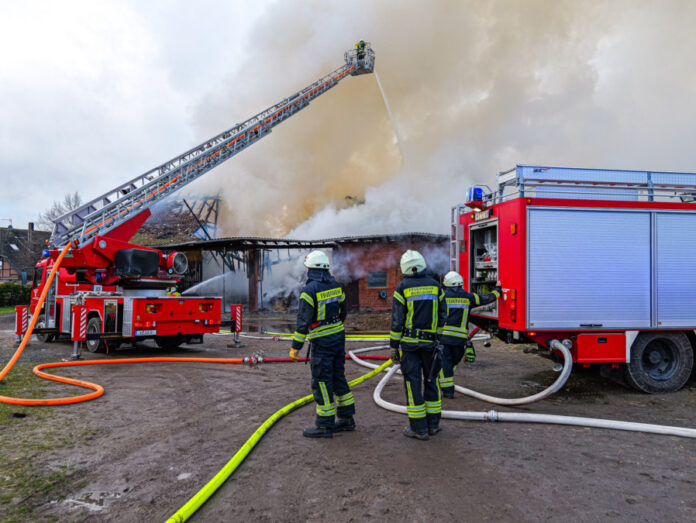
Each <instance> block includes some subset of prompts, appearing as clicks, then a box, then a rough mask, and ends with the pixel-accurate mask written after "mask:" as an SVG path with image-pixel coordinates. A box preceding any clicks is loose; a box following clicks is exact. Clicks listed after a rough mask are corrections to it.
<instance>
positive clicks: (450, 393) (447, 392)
mask: <svg viewBox="0 0 696 523" xmlns="http://www.w3.org/2000/svg"><path fill="white" fill-rule="evenodd" d="M442 397H443V398H449V399H452V398H454V389H442Z"/></svg>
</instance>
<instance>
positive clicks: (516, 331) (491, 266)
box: [450, 165, 696, 393]
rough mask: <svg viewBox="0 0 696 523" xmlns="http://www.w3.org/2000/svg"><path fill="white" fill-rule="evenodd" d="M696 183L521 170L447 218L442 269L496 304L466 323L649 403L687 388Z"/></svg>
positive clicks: (472, 191)
mask: <svg viewBox="0 0 696 523" xmlns="http://www.w3.org/2000/svg"><path fill="white" fill-rule="evenodd" d="M695 236H696V173H675V172H654V171H626V170H611V169H576V168H560V167H544V166H530V165H518V166H516V167H515V168H514V169H511V170H509V171H505V172H501V173H499V174H498V175H497V176H496V184H495V185H494V186H493V189H491V188H489V187H488V186H474V187H470V188H469V189H468V191H467V198H466V203H464V204H460V205H457V206H455V207H453V208H452V235H451V246H450V265H451V269H452V270H456V271H458V272H459V273H460V274H461V275H462V276H463V277H464V282H465V285H467V286H468V289H469V290H470V291H472V292H479V293H485V292H488V291H489V290H491V289H492V287H493V286H494V285H495V282H496V281H497V280H500V281H501V282H502V286H503V294H502V297H501V299H499V300H498V302H497V303H495V304H491V305H486V306H483V307H480V308H476V309H473V310H472V312H471V322H472V323H474V324H476V325H479V326H481V327H482V328H484V329H487V330H490V331H492V332H494V333H496V334H497V336H498V337H499V338H501V339H502V340H504V341H508V342H512V343H525V342H527V343H529V342H532V343H537V344H538V345H539V347H540V348H541V349H544V348H546V349H548V343H549V341H550V340H552V339H569V340H571V341H572V344H573V345H572V348H571V353H572V355H573V361H574V362H575V363H578V364H582V365H586V366H590V365H594V364H599V365H600V366H601V371H602V374H604V375H607V376H609V377H616V378H619V379H620V380H621V381H624V382H627V383H628V384H629V385H631V386H633V387H634V388H636V389H638V390H641V391H644V392H648V393H659V392H672V391H676V390H679V389H680V388H682V387H683V386H684V384H685V383H686V382H687V381H688V379H689V377H690V375H691V373H692V370H693V366H694V350H695V348H696V307H695V305H696V301H695V300H694V295H695V293H696V261H695V260H696V243H694V242H693V241H692V239H693V238H694V237H695Z"/></svg>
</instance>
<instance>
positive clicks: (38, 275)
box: [31, 267, 44, 289]
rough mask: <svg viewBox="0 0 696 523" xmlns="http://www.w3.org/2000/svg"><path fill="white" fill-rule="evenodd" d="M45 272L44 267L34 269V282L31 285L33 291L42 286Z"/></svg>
mask: <svg viewBox="0 0 696 523" xmlns="http://www.w3.org/2000/svg"><path fill="white" fill-rule="evenodd" d="M43 270H44V268H43V267H39V268H38V269H34V282H33V283H32V284H31V288H32V289H33V288H35V287H38V286H39V285H41V279H42V278H43Z"/></svg>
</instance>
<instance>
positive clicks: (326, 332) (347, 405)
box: [290, 251, 355, 438]
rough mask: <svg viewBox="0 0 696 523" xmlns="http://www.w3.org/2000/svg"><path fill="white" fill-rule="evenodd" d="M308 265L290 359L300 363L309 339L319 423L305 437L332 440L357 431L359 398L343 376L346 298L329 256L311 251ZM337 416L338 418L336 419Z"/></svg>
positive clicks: (307, 261) (306, 430)
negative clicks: (355, 396) (334, 275)
mask: <svg viewBox="0 0 696 523" xmlns="http://www.w3.org/2000/svg"><path fill="white" fill-rule="evenodd" d="M304 265H305V267H307V284H306V285H305V287H304V289H302V293H301V294H300V304H299V309H298V312H297V328H296V330H295V333H294V334H293V335H292V349H291V350H290V357H291V358H292V359H293V360H295V361H297V360H298V359H299V352H300V350H302V345H303V344H304V342H305V340H309V341H310V349H309V351H310V353H311V368H312V392H313V394H314V401H315V402H316V404H317V407H316V414H317V415H316V421H315V426H314V427H310V428H307V429H305V431H304V435H305V436H306V437H308V438H331V437H332V436H333V433H334V432H340V431H348V430H355V421H354V420H353V414H355V401H354V399H353V393H352V392H351V391H350V387H349V386H348V382H347V381H346V375H345V364H346V360H345V358H346V352H345V345H346V343H345V342H346V337H345V330H344V328H343V322H344V321H345V319H346V315H347V307H346V301H345V300H346V296H345V294H344V292H343V288H342V287H341V286H340V285H339V284H338V283H337V282H336V280H335V279H334V278H333V276H331V273H329V258H328V256H327V255H326V254H325V253H323V252H322V251H313V252H310V253H309V254H308V255H307V256H306V257H305V261H304ZM308 356H309V354H308ZM334 396H336V400H335V401H334ZM336 415H337V416H338V420H337V421H334V416H336Z"/></svg>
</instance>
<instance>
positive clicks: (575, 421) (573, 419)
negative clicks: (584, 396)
mask: <svg viewBox="0 0 696 523" xmlns="http://www.w3.org/2000/svg"><path fill="white" fill-rule="evenodd" d="M551 348H552V349H554V350H558V351H559V352H561V353H562V354H563V357H564V359H565V362H564V363H565V364H564V370H563V372H561V376H559V378H558V379H557V380H556V381H555V382H554V383H553V384H552V385H551V386H550V387H548V388H547V389H545V390H543V391H541V392H540V393H538V394H534V395H533V396H528V397H527V398H519V399H511V400H503V399H502V398H494V397H492V396H487V395H485V394H480V393H476V394H477V396H476V397H477V399H483V398H492V399H494V400H497V401H500V400H503V401H519V400H526V401H525V403H529V402H530V398H536V399H534V400H532V401H538V400H539V399H541V398H543V397H546V396H548V395H549V394H552V393H553V392H556V391H558V390H560V389H561V388H562V387H563V384H565V382H566V381H567V379H568V376H569V375H570V370H569V371H568V373H567V375H566V376H565V377H564V374H565V370H566V367H568V368H571V369H572V356H571V354H570V351H569V350H568V349H567V348H566V347H565V345H563V344H562V343H561V342H558V341H554V342H552V344H551ZM366 350H370V348H369V347H368V348H367V349H357V350H355V351H350V352H349V355H350V356H351V357H353V356H355V354H354V353H357V352H364V351H366ZM353 359H354V361H356V362H357V363H359V364H360V365H363V366H367V367H374V366H375V365H373V364H371V363H368V362H366V361H361V360H360V359H358V358H357V356H356V357H355V358H353ZM568 362H571V365H569V364H568ZM398 370H399V369H398V365H396V366H394V367H392V368H390V369H389V370H388V372H387V374H386V375H385V376H384V377H383V378H382V379H381V380H380V382H379V383H378V384H377V387H376V388H375V390H374V393H373V394H372V397H373V399H374V401H375V403H377V405H379V406H380V407H382V408H384V409H387V410H390V411H392V412H398V413H400V414H407V410H406V407H404V406H401V405H397V404H395V403H391V402H389V401H386V400H384V399H383V398H382V390H384V387H385V386H386V384H387V383H388V382H389V380H390V379H391V378H392V376H393V375H394V374H395V373H396V372H397V371H398ZM462 388H463V387H462ZM457 390H459V388H457ZM465 390H469V389H465ZM549 391H550V392H549ZM471 392H474V391H471ZM483 401H486V400H485V399H483ZM510 404H513V405H514V403H510ZM442 417H443V418H450V419H459V420H468V421H511V422H518V423H548V424H555V425H573V426H578V427H592V428H598V429H614V430H625V431H632V432H646V433H650V434H660V435H665V436H679V437H683V438H696V429H692V428H686V427H674V426H671V425H653V424H650V423H634V422H631V421H616V420H606V419H599V418H583V417H579V416H559V415H555V414H534V413H517V412H497V411H495V410H490V411H488V412H479V411H457V410H443V411H442Z"/></svg>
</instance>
